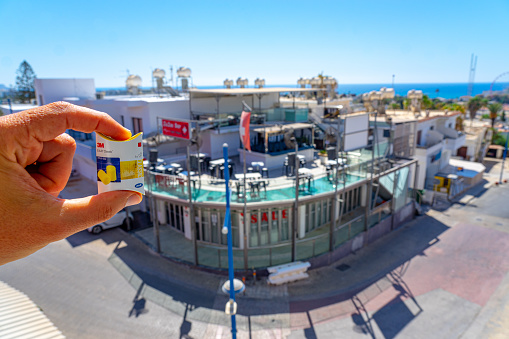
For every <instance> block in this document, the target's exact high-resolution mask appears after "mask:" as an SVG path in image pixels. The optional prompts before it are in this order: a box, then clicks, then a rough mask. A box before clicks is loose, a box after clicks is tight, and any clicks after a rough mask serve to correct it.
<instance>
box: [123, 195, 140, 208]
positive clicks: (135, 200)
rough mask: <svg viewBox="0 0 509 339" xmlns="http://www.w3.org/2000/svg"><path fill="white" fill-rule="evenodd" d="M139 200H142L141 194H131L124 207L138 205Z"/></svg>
mask: <svg viewBox="0 0 509 339" xmlns="http://www.w3.org/2000/svg"><path fill="white" fill-rule="evenodd" d="M141 199H142V198H141V194H133V195H131V196H130V197H129V198H128V199H127V202H126V203H125V205H126V207H127V206H133V205H138V204H139V203H140V202H141Z"/></svg>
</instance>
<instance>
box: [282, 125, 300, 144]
mask: <svg viewBox="0 0 509 339" xmlns="http://www.w3.org/2000/svg"><path fill="white" fill-rule="evenodd" d="M284 141H285V145H286V147H288V148H295V145H296V142H297V140H295V132H294V130H293V128H290V129H288V130H286V132H285V135H284Z"/></svg>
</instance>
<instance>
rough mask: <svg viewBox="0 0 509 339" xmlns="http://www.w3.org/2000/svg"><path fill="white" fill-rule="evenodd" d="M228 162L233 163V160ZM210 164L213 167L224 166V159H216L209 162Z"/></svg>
mask: <svg viewBox="0 0 509 339" xmlns="http://www.w3.org/2000/svg"><path fill="white" fill-rule="evenodd" d="M228 162H231V160H230V159H228ZM209 164H210V165H212V166H217V165H223V164H224V158H221V159H216V160H211V161H210V162H209Z"/></svg>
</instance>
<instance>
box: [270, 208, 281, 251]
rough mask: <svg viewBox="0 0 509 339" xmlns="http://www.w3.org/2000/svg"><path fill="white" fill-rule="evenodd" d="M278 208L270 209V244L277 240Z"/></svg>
mask: <svg viewBox="0 0 509 339" xmlns="http://www.w3.org/2000/svg"><path fill="white" fill-rule="evenodd" d="M280 213H281V212H280V210H279V209H272V210H271V211H270V242H271V244H277V242H278V240H279V220H280V219H281V218H280Z"/></svg>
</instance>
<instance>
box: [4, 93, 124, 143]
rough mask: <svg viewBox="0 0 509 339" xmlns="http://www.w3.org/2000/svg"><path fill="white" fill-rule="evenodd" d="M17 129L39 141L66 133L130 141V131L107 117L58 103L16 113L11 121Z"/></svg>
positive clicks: (106, 115) (62, 102) (79, 107)
mask: <svg viewBox="0 0 509 339" xmlns="http://www.w3.org/2000/svg"><path fill="white" fill-rule="evenodd" d="M8 117H11V118H14V119H16V120H19V121H18V123H17V125H20V124H21V125H22V126H24V127H26V128H27V129H28V131H29V134H30V135H31V136H33V137H35V138H37V139H38V140H39V141H49V140H53V139H54V138H56V137H57V136H59V135H60V134H62V133H64V132H65V131H66V130H67V129H73V130H75V131H80V132H85V133H91V132H94V131H96V132H100V133H102V134H105V135H108V136H110V137H112V138H113V139H116V140H126V139H129V138H130V137H131V131H129V130H128V129H126V128H124V127H122V125H120V124H119V123H118V122H116V121H115V120H114V119H113V118H112V117H110V116H109V115H108V114H106V113H103V112H99V111H95V110H93V109H90V108H86V107H82V106H77V105H73V104H70V103H68V102H64V101H59V102H54V103H51V104H48V105H45V106H41V107H37V108H32V109H29V110H26V111H23V112H20V113H18V116H16V117H14V116H13V115H9V116H7V117H6V118H8Z"/></svg>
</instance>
